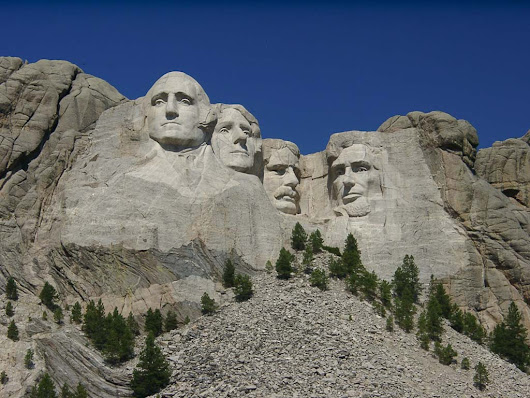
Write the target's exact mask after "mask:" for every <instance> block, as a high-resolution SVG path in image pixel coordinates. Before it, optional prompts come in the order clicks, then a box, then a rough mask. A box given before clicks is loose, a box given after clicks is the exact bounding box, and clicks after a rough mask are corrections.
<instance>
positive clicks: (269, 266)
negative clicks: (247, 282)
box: [265, 260, 274, 274]
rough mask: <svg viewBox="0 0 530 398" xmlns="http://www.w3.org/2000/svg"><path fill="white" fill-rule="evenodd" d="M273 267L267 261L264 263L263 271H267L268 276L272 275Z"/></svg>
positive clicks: (269, 261)
mask: <svg viewBox="0 0 530 398" xmlns="http://www.w3.org/2000/svg"><path fill="white" fill-rule="evenodd" d="M273 269H274V267H273V266H272V263H271V260H267V262H266V263H265V271H267V273H268V274H270V273H272V270H273Z"/></svg>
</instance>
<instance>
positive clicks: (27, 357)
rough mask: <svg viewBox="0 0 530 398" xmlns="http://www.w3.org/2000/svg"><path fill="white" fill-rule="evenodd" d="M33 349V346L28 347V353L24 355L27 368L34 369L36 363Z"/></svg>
mask: <svg viewBox="0 0 530 398" xmlns="http://www.w3.org/2000/svg"><path fill="white" fill-rule="evenodd" d="M33 354H34V353H33V350H32V349H31V348H28V350H27V351H26V355H25V356H24V366H25V367H26V369H33V367H34V366H35V364H34V363H33Z"/></svg>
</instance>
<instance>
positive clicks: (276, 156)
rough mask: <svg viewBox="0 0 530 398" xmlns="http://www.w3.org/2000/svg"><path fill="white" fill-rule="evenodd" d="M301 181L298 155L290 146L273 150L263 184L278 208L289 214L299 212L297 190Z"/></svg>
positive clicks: (266, 167)
mask: <svg viewBox="0 0 530 398" xmlns="http://www.w3.org/2000/svg"><path fill="white" fill-rule="evenodd" d="M299 182H300V169H299V168H298V156H297V155H295V154H294V153H293V152H292V151H291V150H290V149H289V148H288V147H283V148H280V149H278V150H274V151H272V153H271V154H270V157H269V159H268V161H267V164H266V166H265V171H264V175H263V186H264V187H265V191H267V194H268V195H269V198H270V200H271V202H272V204H273V205H274V206H275V207H276V208H277V209H278V210H280V211H281V212H283V213H287V214H297V213H298V212H299V208H300V206H299V199H300V197H299V195H298V192H297V191H296V187H297V186H298V184H299Z"/></svg>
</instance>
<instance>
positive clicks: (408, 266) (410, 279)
mask: <svg viewBox="0 0 530 398" xmlns="http://www.w3.org/2000/svg"><path fill="white" fill-rule="evenodd" d="M392 285H393V287H394V294H395V295H396V296H398V297H400V298H401V297H403V296H404V295H405V294H411V295H412V301H413V302H414V303H418V300H419V297H420V294H421V290H422V288H421V284H420V279H419V270H418V267H417V266H416V264H415V263H414V257H413V256H409V255H406V256H405V257H404V258H403V264H402V265H401V266H399V267H398V268H397V269H396V272H394V278H393V279H392ZM407 291H408V293H406V292H407Z"/></svg>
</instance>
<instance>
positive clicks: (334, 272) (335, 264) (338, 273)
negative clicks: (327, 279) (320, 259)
mask: <svg viewBox="0 0 530 398" xmlns="http://www.w3.org/2000/svg"><path fill="white" fill-rule="evenodd" d="M328 268H329V275H330V276H331V277H333V278H337V279H344V278H346V276H347V275H348V271H347V270H346V267H344V263H343V262H342V259H340V258H339V259H338V260H336V259H335V258H333V257H331V256H330V258H329V260H328Z"/></svg>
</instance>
